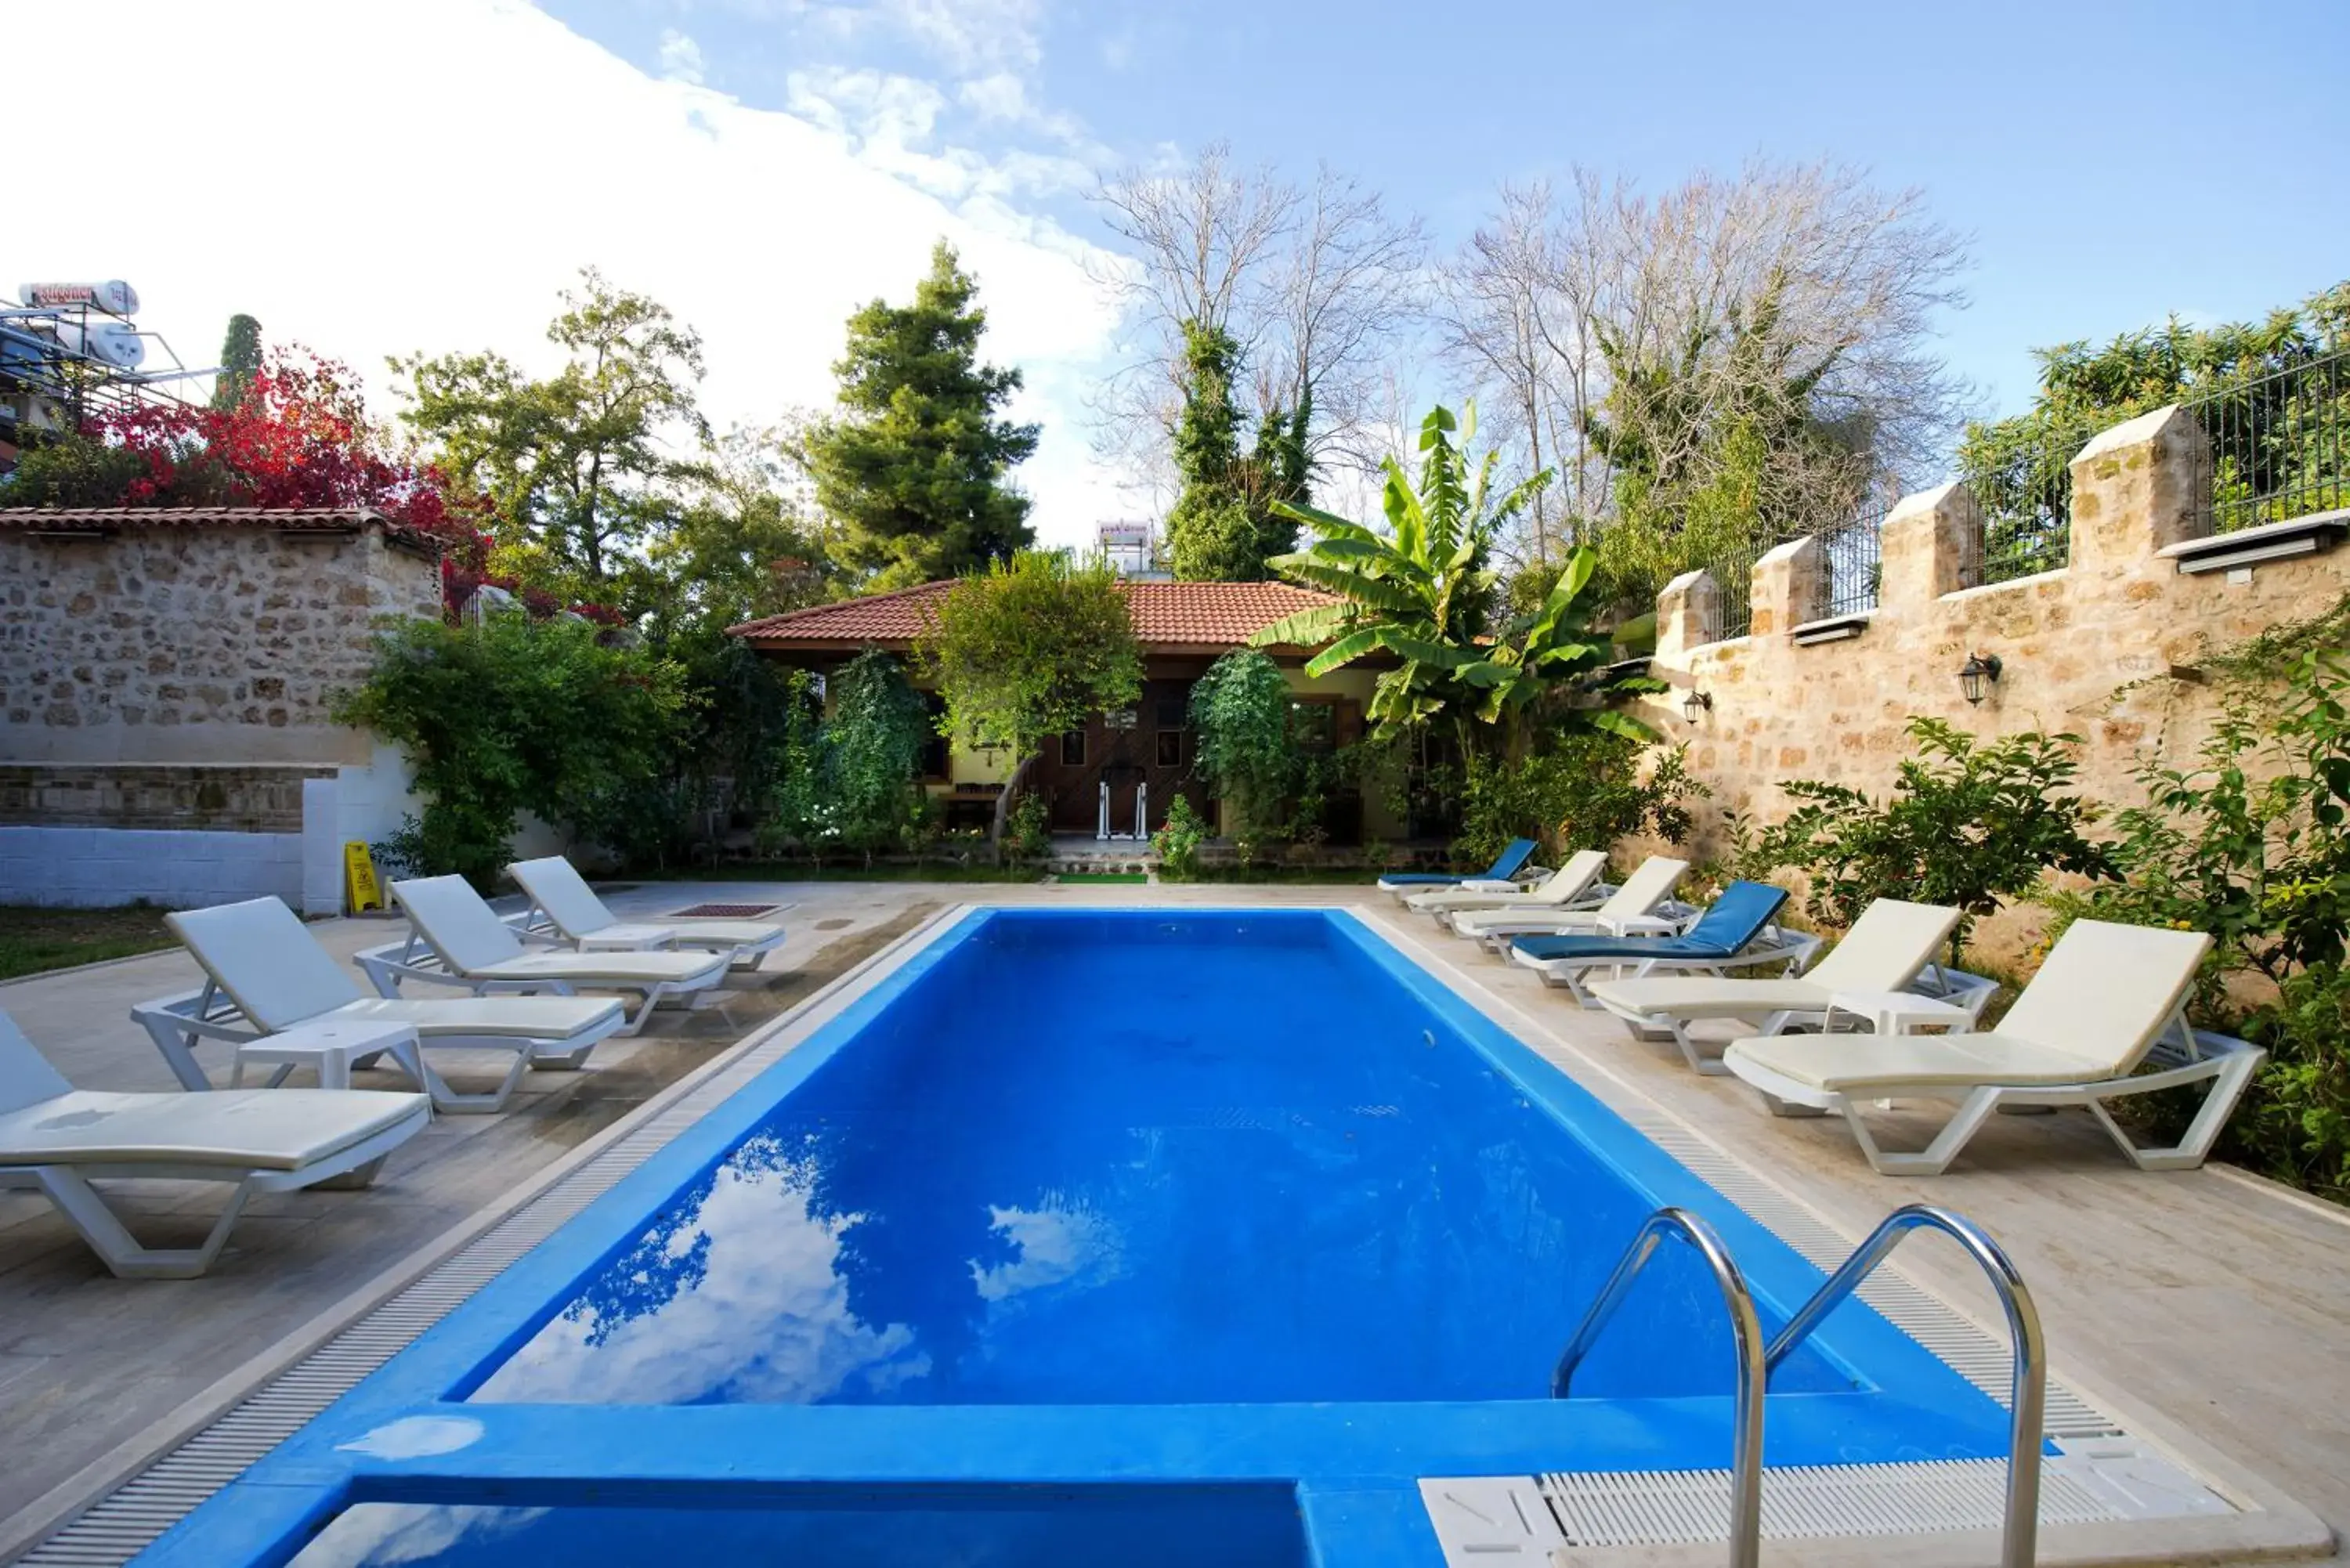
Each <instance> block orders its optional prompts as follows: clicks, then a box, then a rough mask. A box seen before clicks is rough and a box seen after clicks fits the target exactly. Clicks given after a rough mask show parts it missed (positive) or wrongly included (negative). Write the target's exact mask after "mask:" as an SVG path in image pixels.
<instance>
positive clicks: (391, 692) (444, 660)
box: [335, 614, 685, 890]
mask: <svg viewBox="0 0 2350 1568" xmlns="http://www.w3.org/2000/svg"><path fill="white" fill-rule="evenodd" d="M684 706H685V697H684V695H683V692H682V690H681V681H680V678H679V671H678V669H677V667H676V666H675V665H673V664H671V663H670V662H669V661H668V660H666V659H658V658H655V657H653V656H652V655H650V654H648V653H645V652H643V651H642V650H640V649H631V648H624V647H618V646H612V645H608V644H607V643H606V642H605V641H604V640H603V637H602V634H601V633H600V631H599V629H598V628H596V627H594V626H591V625H589V624H587V622H584V621H577V620H569V619H561V618H558V619H555V620H546V621H534V620H531V619H530V618H527V617H525V616H523V615H519V614H513V615H500V616H494V617H492V618H490V619H489V621H488V622H486V623H485V624H484V625H482V626H480V627H478V628H476V627H452V626H449V625H447V624H445V623H443V622H442V621H438V620H409V621H402V622H401V623H400V624H399V625H398V626H396V627H394V628H390V629H389V630H386V631H384V632H383V633H381V634H380V637H379V639H378V641H377V651H376V660H375V665H374V667H373V668H372V669H371V670H369V674H368V679H367V681H366V683H365V684H364V685H362V686H360V687H359V688H358V689H357V690H356V691H349V692H346V693H344V694H343V695H342V696H341V697H340V698H339V699H338V701H337V703H336V707H335V717H336V720H337V722H340V723H346V724H354V725H359V726H363V727H365V728H368V729H371V730H373V731H375V732H377V733H378V734H380V735H381V736H383V737H384V738H385V739H386V740H389V741H391V742H395V743H396V744H398V745H399V746H400V747H401V749H402V750H404V751H405V752H406V753H408V758H409V761H410V763H411V765H412V766H413V767H414V768H415V770H416V789H417V791H418V793H420V794H422V795H423V796H424V797H425V807H424V812H423V815H422V816H421V817H420V818H418V819H417V820H416V822H415V826H414V828H413V831H412V832H411V831H410V830H409V829H408V828H406V827H403V829H402V830H401V832H400V833H399V834H397V835H395V836H393V838H392V839H391V840H390V841H388V842H387V844H386V845H385V846H384V848H385V850H386V855H387V858H388V859H390V860H394V861H397V862H399V863H400V865H401V866H402V867H403V868H404V869H406V870H409V871H412V872H421V873H425V874H429V875H437V874H440V873H443V872H451V871H453V872H457V873H459V874H461V875H463V876H464V877H467V878H468V879H469V880H471V881H472V882H473V883H474V885H475V886H477V887H480V888H484V889H485V890H486V889H489V888H494V887H495V885H496V880H497V877H498V874H499V872H500V870H501V869H502V868H503V867H504V864H505V862H506V858H507V846H508V844H509V843H510V842H511V840H512V839H513V837H514V833H515V819H516V818H517V816H519V815H520V814H521V813H523V812H525V811H527V812H530V813H531V814H533V815H536V816H537V817H538V818H539V819H540V820H541V821H543V822H546V823H547V824H549V825H550V826H555V827H557V828H560V829H562V830H563V831H565V832H567V833H568V834H570V835H572V836H575V837H577V838H582V839H585V840H587V841H588V842H591V843H596V844H608V843H610V842H611V841H612V838H613V836H615V829H616V826H617V825H618V824H619V817H620V815H621V813H622V811H623V809H624V808H625V806H626V805H627V803H628V801H629V795H630V793H631V792H632V791H635V790H637V789H639V788H641V787H642V786H644V785H645V784H648V783H650V782H651V781H653V780H655V779H658V778H659V777H660V775H661V769H662V766H663V763H664V759H665V757H666V754H667V753H668V751H669V750H670V748H671V747H672V746H673V745H674V744H675V742H676V735H677V729H678V723H679V719H680V716H681V711H682V710H683V708H684Z"/></svg>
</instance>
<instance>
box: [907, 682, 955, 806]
mask: <svg viewBox="0 0 2350 1568" xmlns="http://www.w3.org/2000/svg"><path fill="white" fill-rule="evenodd" d="M922 709H923V711H925V712H926V713H928V714H929V715H930V722H931V728H930V732H929V733H928V734H926V735H924V736H923V737H922V758H921V761H920V763H917V764H916V767H917V768H918V770H919V771H920V774H921V776H922V777H923V778H925V779H928V780H931V782H933V783H936V784H944V783H946V782H947V779H948V776H949V774H950V773H951V770H952V767H953V763H952V761H951V757H950V755H949V752H948V748H947V737H946V733H945V732H944V731H942V730H941V729H940V728H939V726H940V725H941V723H942V722H945V719H946V716H947V700H946V699H945V698H944V697H941V696H940V695H939V694H938V693H937V692H935V691H925V692H923V693H922Z"/></svg>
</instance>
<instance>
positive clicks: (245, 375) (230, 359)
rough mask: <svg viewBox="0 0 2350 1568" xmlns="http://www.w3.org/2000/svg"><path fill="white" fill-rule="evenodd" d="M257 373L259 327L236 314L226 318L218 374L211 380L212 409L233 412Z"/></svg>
mask: <svg viewBox="0 0 2350 1568" xmlns="http://www.w3.org/2000/svg"><path fill="white" fill-rule="evenodd" d="M260 373H261V323H260V322H258V321H255V319H254V318H253V317H250V316H246V315H244V314H243V313H242V312H240V313H239V314H237V315H235V316H232V317H229V318H228V335H227V336H226V337H223V338H222V339H221V358H220V374H219V375H218V376H215V377H214V378H213V407H214V408H216V409H233V408H234V407H236V406H237V404H239V403H241V402H243V401H244V391H245V389H246V388H248V387H250V386H252V385H253V379H254V377H255V376H256V375H259V374H260Z"/></svg>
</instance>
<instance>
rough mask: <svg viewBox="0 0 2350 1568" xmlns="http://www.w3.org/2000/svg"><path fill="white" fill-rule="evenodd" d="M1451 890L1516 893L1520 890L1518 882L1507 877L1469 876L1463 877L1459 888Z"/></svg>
mask: <svg viewBox="0 0 2350 1568" xmlns="http://www.w3.org/2000/svg"><path fill="white" fill-rule="evenodd" d="M1449 890H1452V891H1459V892H1462V893H1514V892H1516V891H1517V890H1518V884H1517V883H1516V882H1514V881H1513V880H1511V879H1510V878H1509V877H1463V878H1462V879H1461V885H1460V887H1459V888H1457V889H1449Z"/></svg>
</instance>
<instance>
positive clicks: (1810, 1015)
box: [1590, 898, 1991, 1075]
mask: <svg viewBox="0 0 2350 1568" xmlns="http://www.w3.org/2000/svg"><path fill="white" fill-rule="evenodd" d="M1958 921H1959V912H1958V911H1957V910H1956V909H1942V908H1940V907H1939V906H1937V905H1933V904H1908V903H1903V902H1902V901H1901V900H1899V899H1898V898H1879V899H1877V901H1876V902H1874V903H1872V904H1870V905H1869V906H1868V908H1867V909H1864V910H1862V911H1861V915H1860V919H1857V920H1855V921H1854V922H1853V925H1852V929H1851V930H1849V931H1847V932H1846V933H1845V939H1844V940H1842V941H1840V942H1838V943H1837V944H1836V945H1835V950H1834V951H1832V952H1830V953H1829V954H1828V955H1827V957H1825V958H1824V959H1822V960H1820V961H1819V962H1818V963H1817V964H1815V965H1814V966H1813V968H1812V969H1811V971H1809V972H1808V973H1804V974H1802V975H1788V976H1785V977H1783V978H1781V979H1775V980H1771V979H1743V978H1742V979H1729V978H1726V977H1722V976H1719V975H1691V974H1675V975H1646V976H1642V977H1641V978H1639V979H1637V980H1632V979H1626V980H1602V981H1593V982H1592V984H1591V987H1590V991H1591V997H1592V1000H1593V1001H1595V1002H1598V1003H1599V1005H1600V1006H1602V1007H1604V1008H1606V1009H1607V1011H1608V1012H1612V1013H1614V1014H1616V1016H1617V1017H1618V1018H1621V1019H1623V1020H1624V1021H1625V1023H1627V1025H1628V1026H1629V1027H1630V1029H1631V1031H1632V1033H1634V1034H1636V1035H1638V1036H1639V1037H1641V1038H1643V1039H1653V1038H1655V1037H1657V1036H1659V1035H1660V1034H1669V1035H1670V1036H1671V1038H1672V1040H1673V1042H1674V1044H1678V1045H1679V1047H1680V1049H1681V1054H1682V1056H1684V1057H1685V1058H1687V1059H1688V1061H1689V1064H1690V1066H1692V1067H1694V1068H1696V1069H1697V1070H1698V1071H1699V1072H1700V1073H1705V1074H1709V1075H1721V1074H1724V1073H1727V1072H1728V1071H1729V1070H1730V1069H1729V1068H1727V1067H1725V1066H1723V1065H1722V1064H1721V1058H1720V1057H1717V1056H1708V1055H1705V1054H1701V1053H1700V1051H1699V1050H1698V1048H1697V1044H1696V1042H1694V1041H1693V1040H1691V1039H1690V1033H1689V1026H1690V1024H1691V1023H1696V1022H1698V1021H1700V1020H1702V1019H1711V1018H1730V1019H1741V1020H1744V1021H1747V1022H1749V1023H1752V1024H1754V1026H1755V1028H1756V1029H1757V1031H1758V1032H1759V1033H1763V1034H1766V1035H1767V1034H1778V1033H1783V1032H1784V1031H1785V1030H1787V1029H1788V1028H1790V1027H1793V1026H1794V1025H1797V1024H1809V1025H1813V1026H1815V1027H1816V1026H1818V1025H1820V1024H1822V1023H1824V1022H1825V1019H1826V1016H1827V1009H1828V1002H1829V999H1830V998H1832V997H1834V996H1835V994H1836V993H1837V992H1845V993H1847V994H1850V993H1853V992H1891V991H1902V990H1905V989H1908V987H1909V986H1910V984H1911V983H1912V982H1913V981H1917V980H1918V974H1919V971H1922V970H1924V969H1925V968H1926V966H1927V964H1928V962H1929V961H1931V959H1932V958H1933V956H1934V952H1935V950H1936V949H1938V948H1939V947H1940V946H1941V944H1942V942H1943V940H1944V939H1945V938H1947V937H1948V936H1949V935H1950V928H1951V927H1952V926H1954V925H1956V924H1958ZM1945 991H1948V988H1936V992H1935V993H1936V994H1942V993H1944V992H1945ZM1948 994H1949V997H1950V1001H1951V1002H1953V1003H1955V1004H1957V1005H1959V1006H1961V1007H1963V1008H1965V1010H1966V1012H1965V1018H1964V1023H1965V1024H1966V1025H1967V1026H1969V1027H1971V1026H1972V1025H1973V1023H1974V1021H1975V1020H1976V1018H1978V1017H1979V1016H1981V1012H1982V1006H1983V1003H1984V1002H1986V1001H1988V1000H1989V999H1990V996H1991V988H1990V987H1987V986H1983V987H1974V988H1970V989H1969V990H1968V991H1966V992H1963V993H1961V992H1956V991H1949V992H1948Z"/></svg>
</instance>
